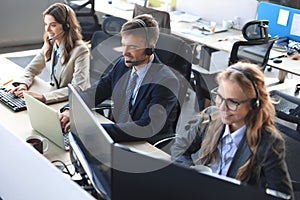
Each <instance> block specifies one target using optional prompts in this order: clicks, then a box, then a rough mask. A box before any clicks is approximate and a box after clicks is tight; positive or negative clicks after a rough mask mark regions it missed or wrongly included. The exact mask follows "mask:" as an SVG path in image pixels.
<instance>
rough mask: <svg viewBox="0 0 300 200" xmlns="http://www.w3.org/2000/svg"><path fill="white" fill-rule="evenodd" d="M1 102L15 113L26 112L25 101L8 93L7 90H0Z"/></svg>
mask: <svg viewBox="0 0 300 200" xmlns="http://www.w3.org/2000/svg"><path fill="white" fill-rule="evenodd" d="M0 102H1V103H3V104H4V105H6V106H7V107H8V108H10V109H11V110H12V111H14V112H19V111H22V110H26V105H25V100H24V99H23V98H19V97H17V96H15V95H14V94H10V93H8V92H6V90H5V88H1V89H0Z"/></svg>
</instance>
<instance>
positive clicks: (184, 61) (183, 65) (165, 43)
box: [155, 33, 193, 103]
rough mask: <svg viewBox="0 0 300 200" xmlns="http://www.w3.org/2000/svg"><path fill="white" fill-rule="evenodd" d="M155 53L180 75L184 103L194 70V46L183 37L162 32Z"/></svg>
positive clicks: (181, 98) (181, 97)
mask: <svg viewBox="0 0 300 200" xmlns="http://www.w3.org/2000/svg"><path fill="white" fill-rule="evenodd" d="M155 53H156V54H157V56H158V57H159V59H160V61H161V62H162V63H164V64H165V65H167V66H169V67H171V68H172V69H174V70H175V72H176V73H178V74H177V75H178V76H179V77H180V82H181V89H180V90H181V93H180V94H182V95H180V97H179V98H180V101H181V103H183V101H184V97H185V95H186V92H187V89H188V87H189V81H190V77H191V70H192V56H193V55H192V48H191V46H190V45H189V44H188V43H187V42H186V41H184V40H183V39H181V38H179V37H177V36H174V35H171V34H166V33H160V35H159V38H158V41H157V44H156V47H155Z"/></svg>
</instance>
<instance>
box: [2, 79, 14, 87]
mask: <svg viewBox="0 0 300 200" xmlns="http://www.w3.org/2000/svg"><path fill="white" fill-rule="evenodd" d="M12 81H13V79H9V80H8V81H6V82H4V83H3V84H2V85H3V86H5V85H7V84H9V83H10V82H12Z"/></svg>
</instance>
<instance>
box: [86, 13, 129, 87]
mask: <svg viewBox="0 0 300 200" xmlns="http://www.w3.org/2000/svg"><path fill="white" fill-rule="evenodd" d="M126 21H127V20H125V19H122V18H119V17H112V16H110V17H106V18H105V19H104V20H103V25H102V28H103V30H102V31H96V32H95V33H94V34H93V36H92V39H91V50H92V51H91V54H92V59H91V63H90V80H91V83H92V84H93V83H94V82H96V81H98V80H99V79H100V77H101V76H103V75H105V74H106V73H107V72H108V71H109V70H110V69H111V68H112V66H113V64H114V62H115V61H116V60H117V59H118V58H119V57H120V56H121V55H122V52H121V50H118V48H116V47H121V37H120V35H119V33H120V30H121V27H122V25H123V24H124V23H125V22H126Z"/></svg>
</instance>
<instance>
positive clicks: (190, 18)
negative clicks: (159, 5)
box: [170, 11, 201, 22]
mask: <svg viewBox="0 0 300 200" xmlns="http://www.w3.org/2000/svg"><path fill="white" fill-rule="evenodd" d="M170 17H171V20H172V21H177V22H179V21H181V22H195V21H197V20H199V19H201V17H200V16H197V15H193V14H189V13H186V12H182V11H173V12H171V13H170Z"/></svg>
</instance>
